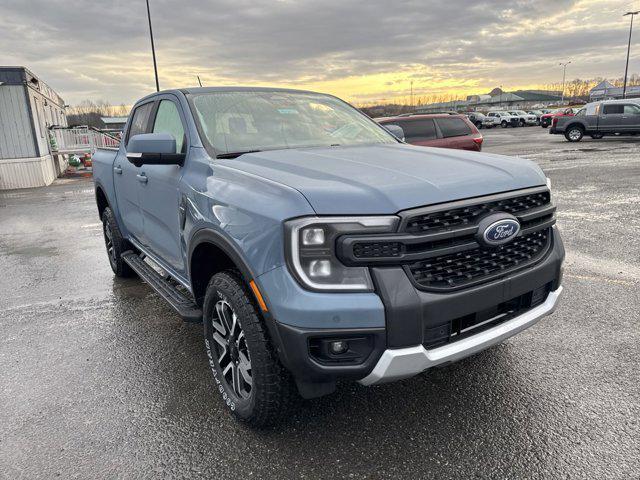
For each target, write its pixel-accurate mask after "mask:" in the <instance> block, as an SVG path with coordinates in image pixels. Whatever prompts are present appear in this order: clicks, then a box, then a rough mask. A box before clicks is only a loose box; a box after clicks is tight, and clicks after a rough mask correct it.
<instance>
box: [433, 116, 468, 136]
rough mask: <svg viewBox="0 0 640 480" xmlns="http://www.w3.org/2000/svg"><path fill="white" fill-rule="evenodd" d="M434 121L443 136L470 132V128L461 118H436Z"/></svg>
mask: <svg viewBox="0 0 640 480" xmlns="http://www.w3.org/2000/svg"><path fill="white" fill-rule="evenodd" d="M436 121H437V122H438V126H439V127H440V131H441V132H442V136H443V137H444V138H448V137H460V136H462V135H469V134H470V133H471V128H470V127H469V125H467V124H466V123H465V121H464V120H462V119H461V118H438V119H436Z"/></svg>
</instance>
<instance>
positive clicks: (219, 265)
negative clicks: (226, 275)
mask: <svg viewBox="0 0 640 480" xmlns="http://www.w3.org/2000/svg"><path fill="white" fill-rule="evenodd" d="M188 259H189V263H188V267H189V270H188V274H189V280H190V282H191V289H192V291H193V296H194V298H195V299H196V302H198V303H199V304H200V303H201V302H202V299H203V298H204V295H205V292H206V289H207V285H208V283H209V280H210V279H211V277H212V276H213V275H215V274H216V273H218V272H221V271H224V270H228V269H231V268H235V269H237V270H238V271H239V272H240V275H241V276H242V278H243V280H244V281H245V283H246V284H247V285H249V282H251V281H252V280H253V279H254V274H253V271H252V269H251V267H249V265H248V264H247V262H246V261H245V260H244V258H243V255H242V253H241V252H240V250H239V249H238V247H237V246H235V245H233V243H232V242H231V241H230V240H229V239H228V238H226V237H225V236H224V235H223V234H222V233H219V232H216V231H215V230H212V229H208V228H207V229H202V230H198V231H197V232H196V233H195V234H194V235H193V236H192V238H191V241H190V242H189V256H188Z"/></svg>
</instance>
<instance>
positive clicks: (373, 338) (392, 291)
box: [259, 227, 565, 385]
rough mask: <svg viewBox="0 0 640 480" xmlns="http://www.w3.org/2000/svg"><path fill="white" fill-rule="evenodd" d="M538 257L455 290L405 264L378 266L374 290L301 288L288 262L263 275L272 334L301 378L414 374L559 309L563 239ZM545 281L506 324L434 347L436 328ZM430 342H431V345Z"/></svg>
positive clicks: (367, 379)
mask: <svg viewBox="0 0 640 480" xmlns="http://www.w3.org/2000/svg"><path fill="white" fill-rule="evenodd" d="M552 230H553V244H552V247H551V249H550V251H549V252H548V253H547V254H546V256H545V257H544V258H543V259H541V260H540V261H539V262H538V263H536V264H534V265H532V266H530V267H527V268H525V269H523V270H519V271H516V272H513V273H510V274H507V275H506V276H504V277H502V278H499V279H497V280H494V281H490V282H488V283H483V284H480V285H477V286H474V287H469V288H465V289H462V290H458V291H454V292H447V293H443V292H432V291H423V290H419V289H418V288H416V287H415V286H414V285H413V284H412V283H411V280H410V279H409V276H408V275H407V274H406V273H405V271H404V270H403V269H402V268H401V267H386V266H380V267H374V268H372V269H371V270H372V275H373V277H374V283H375V284H376V293H373V292H372V293H362V294H345V293H319V292H310V291H306V290H303V289H302V287H300V286H299V285H298V284H297V282H296V281H295V279H293V277H292V276H291V275H290V274H289V273H288V271H287V269H286V267H283V268H277V269H274V270H272V271H271V272H269V273H267V274H264V275H262V276H260V277H259V282H260V288H261V290H262V291H263V293H266V296H267V297H268V302H267V303H268V305H269V310H270V313H269V314H268V315H269V316H270V317H271V319H272V320H273V321H272V322H270V330H271V336H272V338H273V339H274V342H275V344H276V347H277V350H278V353H279V356H280V359H281V360H282V363H283V364H284V365H285V367H286V368H287V369H288V370H289V371H290V372H291V373H292V374H293V376H294V378H295V379H296V380H297V381H298V382H307V383H319V382H320V383H321V382H324V383H335V381H336V380H337V379H339V378H347V379H352V380H359V381H361V383H363V384H366V385H373V384H375V383H380V382H384V381H390V380H394V379H398V378H404V377H409V376H412V375H415V374H416V373H419V372H421V371H423V370H425V369H427V368H430V367H431V366H433V365H437V364H441V363H446V362H451V361H454V360H458V359H460V358H463V357H466V356H468V355H471V354H473V353H476V352H478V351H480V350H482V349H484V348H487V347H489V346H491V345H493V344H495V343H498V342H500V341H502V340H503V339H505V338H508V337H510V336H511V335H515V334H516V333H518V332H519V331H521V330H524V329H525V328H528V327H530V326H531V325H533V324H534V323H535V322H536V321H538V320H539V319H540V318H542V317H543V316H544V315H548V314H550V313H552V312H553V309H554V308H555V305H556V303H557V299H558V297H559V295H560V292H561V290H562V289H561V286H560V284H561V276H562V273H561V267H562V263H563V260H564V255H565V254H564V247H563V245H562V240H561V238H560V235H559V233H558V231H557V228H555V227H553V229H552ZM541 288H544V290H545V292H548V293H546V295H545V297H543V298H544V300H543V299H540V302H539V303H533V302H532V306H531V307H526V308H524V309H522V310H521V311H518V312H516V313H515V314H514V316H513V317H510V318H508V319H505V320H504V321H503V322H502V323H499V324H497V325H496V326H493V327H491V328H487V329H485V330H482V331H480V332H479V333H475V334H473V335H468V336H466V337H464V338H460V339H458V340H457V341H451V342H449V343H446V344H445V345H443V346H440V345H436V346H431V345H432V344H431V343H430V339H431V337H430V335H432V332H434V331H436V330H438V329H440V328H443V327H445V328H446V326H447V325H449V324H450V323H451V322H454V321H456V319H459V318H462V317H465V316H468V315H471V314H474V313H475V312H486V311H491V310H492V309H493V308H495V307H496V306H498V305H501V304H504V303H505V302H510V301H511V300H513V299H515V298H517V297H521V296H527V295H529V294H531V292H534V291H536V290H539V289H541ZM352 338H358V339H363V338H364V339H366V342H365V343H366V344H367V348H368V349H369V350H363V351H364V353H363V354H362V355H361V356H360V358H359V359H357V360H354V361H347V362H341V361H340V360H339V359H330V358H329V359H327V358H326V357H325V358H321V357H319V356H318V355H315V352H316V351H317V350H314V349H315V347H314V342H317V341H330V340H349V339H352ZM424 345H426V348H425V346H424Z"/></svg>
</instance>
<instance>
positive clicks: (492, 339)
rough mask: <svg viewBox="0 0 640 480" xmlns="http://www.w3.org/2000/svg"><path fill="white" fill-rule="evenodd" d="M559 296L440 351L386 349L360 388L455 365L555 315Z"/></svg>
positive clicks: (555, 293)
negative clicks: (438, 367) (441, 366)
mask: <svg viewBox="0 0 640 480" xmlns="http://www.w3.org/2000/svg"><path fill="white" fill-rule="evenodd" d="M561 294H562V287H558V288H557V289H556V290H554V291H552V292H549V295H548V296H547V299H546V300H545V301H544V303H542V304H541V305H538V306H537V307H534V308H532V309H531V310H529V311H527V312H525V313H523V314H522V315H519V316H517V317H515V318H513V319H511V320H509V321H507V322H505V323H502V324H500V325H497V326H496V327H493V328H491V329H489V330H485V331H483V332H480V333H477V334H475V335H473V336H471V337H467V338H465V339H463V340H459V341H457V342H454V343H450V344H448V345H444V346H442V347H438V348H434V349H430V350H427V349H425V348H424V347H423V346H422V345H418V346H415V347H408V348H398V349H388V350H385V352H384V353H383V354H382V356H381V357H380V359H379V360H378V363H377V364H376V366H375V367H374V368H373V370H372V371H371V373H370V374H369V375H367V376H366V377H364V378H363V379H361V380H360V383H361V384H362V385H376V384H379V383H385V382H391V381H394V380H400V379H403V378H408V377H412V376H414V375H417V374H419V373H421V372H423V371H425V370H427V369H429V368H431V367H435V366H436V365H441V364H444V363H450V362H454V361H456V360H460V359H462V358H465V357H468V356H469V355H473V354H474V353H477V352H480V351H482V350H484V349H486V348H489V347H491V346H493V345H495V344H497V343H500V342H502V341H503V340H505V339H507V338H509V337H512V336H513V335H515V334H516V333H519V332H521V331H522V330H525V329H527V328H529V327H531V326H532V325H534V324H535V323H537V322H538V320H540V319H541V318H543V317H545V316H547V315H550V314H551V313H553V312H554V310H555V309H556V307H557V305H558V300H559V299H560V295H561Z"/></svg>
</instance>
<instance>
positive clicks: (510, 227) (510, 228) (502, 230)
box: [482, 218, 520, 245]
mask: <svg viewBox="0 0 640 480" xmlns="http://www.w3.org/2000/svg"><path fill="white" fill-rule="evenodd" d="M519 231H520V224H519V223H518V221H517V220H515V219H511V218H503V219H501V220H498V221H495V222H493V223H492V224H491V225H489V226H488V227H487V228H485V230H484V233H483V234H482V239H483V240H484V241H485V243H487V244H489V245H502V244H503V243H507V242H510V241H511V240H513V239H514V238H515V236H516V235H518V232H519Z"/></svg>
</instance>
